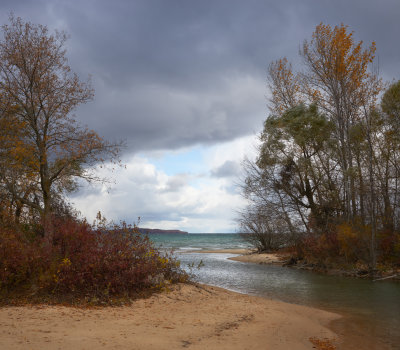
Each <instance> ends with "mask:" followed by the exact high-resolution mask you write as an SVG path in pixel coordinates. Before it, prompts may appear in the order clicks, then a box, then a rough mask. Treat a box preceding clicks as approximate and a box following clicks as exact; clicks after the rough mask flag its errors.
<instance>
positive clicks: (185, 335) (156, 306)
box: [0, 285, 340, 350]
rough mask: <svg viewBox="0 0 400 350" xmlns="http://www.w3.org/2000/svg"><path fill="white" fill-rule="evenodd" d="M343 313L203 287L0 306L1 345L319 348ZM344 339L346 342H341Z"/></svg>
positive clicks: (44, 347) (14, 349) (144, 349)
mask: <svg viewBox="0 0 400 350" xmlns="http://www.w3.org/2000/svg"><path fill="white" fill-rule="evenodd" d="M339 317H340V316H339V315H337V314H334V313H330V312H326V311H322V310H317V309H313V308H309V307H305V306H299V305H292V304H286V303H282V302H278V301H273V300H269V299H265V298H259V297H253V296H248V295H243V294H238V293H234V292H230V291H226V290H223V289H220V288H216V287H210V286H203V285H179V286H177V287H174V290H173V291H171V292H169V293H166V292H164V293H161V294H157V295H153V296H152V297H151V298H149V299H142V300H137V301H135V302H134V303H133V304H132V305H130V306H123V307H105V308H94V309H81V308H72V307H64V306H43V305H42V306H23V307H2V308H0V349H2V350H8V349H12V350H19V349H41V350H47V349H74V350H75V349H76V350H79V349H82V350H83V349H138V350H147V349H157V350H162V349H168V350H172V349H185V348H187V349H194V350H196V349H207V350H213V349H229V350H235V349H238V350H239V349H240V350H244V349H252V350H253V349H275V350H287V349H296V350H301V349H313V344H312V343H311V342H310V340H309V338H310V337H317V338H320V339H322V338H330V339H333V338H336V339H337V338H338V337H337V336H336V334H335V333H333V332H332V331H331V330H330V329H328V328H327V325H328V324H329V323H330V322H331V321H333V320H337V319H338V318H339ZM337 341H338V342H340V339H337Z"/></svg>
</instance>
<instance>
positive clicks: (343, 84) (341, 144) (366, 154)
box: [244, 23, 400, 271]
mask: <svg viewBox="0 0 400 350" xmlns="http://www.w3.org/2000/svg"><path fill="white" fill-rule="evenodd" d="M375 50H376V47H375V43H374V42H372V44H371V45H370V46H368V47H366V48H365V46H364V44H363V42H361V41H360V42H356V41H355V39H354V36H353V33H352V32H349V31H348V27H347V26H345V25H340V26H336V27H334V28H332V27H331V26H329V25H324V24H322V23H321V24H319V25H318V26H317V27H316V29H315V31H314V33H313V34H312V38H311V40H310V41H305V42H304V44H303V46H302V48H301V50H300V56H301V58H302V60H303V63H304V69H303V70H302V71H301V72H295V71H293V68H292V66H291V64H290V63H289V62H288V60H287V59H286V58H282V59H279V60H277V61H275V62H272V63H271V64H270V66H269V70H268V81H269V87H270V89H271V98H270V111H271V115H270V116H269V117H268V118H267V120H266V121H265V123H264V130H263V132H262V133H261V135H260V141H261V146H260V149H259V157H258V159H257V161H256V163H255V164H254V166H255V167H256V168H257V171H251V172H248V173H247V175H248V176H247V178H246V182H245V184H246V185H245V186H244V188H245V191H244V193H245V197H246V198H248V199H249V200H250V202H249V203H250V204H249V207H248V208H249V210H250V209H251V211H254V208H255V207H258V206H255V203H257V204H258V205H266V202H265V198H268V201H269V202H271V201H272V202H275V203H277V202H278V199H279V201H282V202H283V205H282V208H285V209H284V210H283V209H280V208H279V207H278V206H275V208H277V210H280V212H281V214H282V217H285V215H287V214H288V210H289V212H290V216H291V218H295V219H296V222H297V223H300V225H297V227H296V229H297V230H300V231H302V232H303V233H305V234H307V235H314V236H316V237H318V236H324V235H326V234H327V232H331V233H332V234H335V232H336V231H337V230H339V229H340V227H341V226H340V225H341V224H342V223H346V225H348V226H349V227H351V230H350V231H351V232H364V233H367V234H368V235H369V242H368V244H369V252H370V257H369V262H368V264H369V266H370V268H371V271H373V270H374V269H375V265H376V261H377V258H378V253H379V252H378V250H379V247H378V244H377V240H378V238H379V237H378V236H379V235H381V236H382V232H383V230H386V231H387V232H394V230H398V229H399V228H400V227H399V226H400V225H399V224H400V223H399V220H398V219H396V216H395V215H397V214H395V212H396V210H397V211H399V210H398V209H396V208H398V204H397V202H398V198H399V196H398V179H399V174H400V167H399V164H400V163H399V151H400V147H399V145H400V143H399V142H398V141H399V138H398V134H399V131H400V129H399V128H400V122H399V110H400V107H399V105H400V104H399V100H400V98H399V91H400V90H399V86H400V84H394V85H393V86H392V87H390V88H389V89H388V90H387V92H386V93H385V94H384V95H383V98H382V103H381V109H380V108H379V105H378V103H377V100H378V97H379V94H380V93H381V92H382V89H383V87H384V84H383V83H382V81H381V79H380V78H379V77H378V75H377V73H376V70H374V67H373V65H372V64H373V60H374V55H375ZM254 174H258V175H259V180H257V181H255V180H254V179H255V178H257V176H254ZM267 179H268V180H267ZM250 184H251V186H249V185H250ZM257 186H265V187H264V188H262V189H261V188H257ZM246 191H247V192H246ZM249 193H252V194H251V195H249ZM260 194H262V195H261V196H259V195H260ZM398 214H400V213H398ZM398 223H399V224H398ZM343 227H344V226H343ZM346 227H347V226H346ZM350 231H349V232H350ZM363 237H366V234H363ZM363 240H364V238H363ZM333 241H334V240H332V242H333Z"/></svg>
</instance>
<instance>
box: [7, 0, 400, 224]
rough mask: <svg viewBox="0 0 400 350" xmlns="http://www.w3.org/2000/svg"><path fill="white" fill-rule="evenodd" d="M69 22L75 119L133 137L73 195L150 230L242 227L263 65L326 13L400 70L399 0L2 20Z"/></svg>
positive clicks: (55, 6) (394, 75)
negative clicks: (244, 173)
mask: <svg viewBox="0 0 400 350" xmlns="http://www.w3.org/2000/svg"><path fill="white" fill-rule="evenodd" d="M10 12H13V13H14V14H15V16H20V17H22V18H23V20H25V21H30V22H33V23H40V24H44V25H47V26H48V27H49V28H50V29H51V30H54V29H58V30H64V31H66V32H67V33H68V34H69V36H70V39H69V41H68V42H67V56H68V58H69V63H70V65H71V67H72V69H73V71H75V72H77V73H78V74H79V76H80V77H81V78H82V80H85V79H86V78H87V77H88V75H90V76H91V79H92V84H93V87H94V88H95V98H94V100H93V101H92V102H90V103H88V104H86V105H84V106H82V107H80V108H79V109H78V110H76V117H77V119H78V120H79V121H80V122H81V123H82V124H84V125H88V126H89V127H90V128H92V129H94V130H96V131H97V132H98V133H99V134H100V135H102V136H104V137H105V138H106V139H108V140H111V141H113V140H121V139H122V140H126V145H127V147H126V148H125V149H124V152H123V155H122V161H123V163H124V164H125V165H126V168H121V169H116V170H115V171H114V172H113V173H109V172H108V171H106V170H103V172H104V175H107V176H111V177H112V178H114V180H115V181H116V183H115V184H113V185H112V186H111V187H110V186H102V185H97V186H95V185H90V186H83V187H82V188H81V189H80V191H79V192H78V193H75V194H74V195H72V196H71V200H72V202H74V203H75V206H76V207H77V208H78V209H79V210H80V211H81V212H82V214H83V215H85V216H86V217H88V218H89V220H92V219H93V218H94V216H95V214H96V212H97V211H99V210H100V211H101V212H102V213H103V214H104V215H105V216H106V217H107V218H108V219H113V220H116V221H118V220H126V221H128V222H132V221H134V220H135V219H136V218H137V217H138V216H140V217H141V220H142V223H141V226H143V227H145V226H146V227H152V228H164V229H182V230H186V231H189V232H235V230H236V229H237V227H236V223H235V220H234V219H235V215H236V214H235V211H236V210H238V209H240V208H241V207H243V205H244V204H245V203H244V202H243V200H242V198H241V196H240V192H239V190H238V188H237V186H235V183H237V182H238V181H239V178H240V162H241V160H242V159H243V157H244V156H245V155H248V156H250V157H251V156H254V145H255V140H256V135H257V133H259V132H260V131H261V128H262V122H263V120H264V119H265V118H266V117H267V116H268V109H267V98H268V94H269V92H268V90H267V87H266V70H267V67H268V64H269V63H270V62H271V61H272V60H275V59H277V58H280V57H283V56H286V57H288V59H289V60H290V61H292V62H293V64H294V66H295V67H298V68H300V67H301V61H300V59H299V57H298V51H299V47H300V45H301V43H302V42H303V41H304V40H305V39H309V38H310V36H311V33H312V32H313V30H314V28H315V26H316V25H317V24H319V23H320V22H323V23H325V24H331V25H339V24H341V23H344V24H346V25H348V26H349V28H350V29H351V30H353V31H354V32H355V37H356V38H357V39H358V40H363V41H364V42H365V43H366V44H369V43H371V42H372V41H376V43H377V48H378V50H377V56H378V61H379V68H380V73H381V76H382V77H383V78H384V79H385V80H389V81H391V80H392V79H400V71H399V69H400V45H399V44H398V43H399V39H398V38H399V34H400V21H399V16H400V1H399V0H381V1H376V0H346V1H344V0H335V1H333V0H302V1H299V0H280V1H277V0H263V1H262V0H246V1H245V0H242V1H239V0H225V1H222V0H221V1H218V0H201V1H199V0H113V1H110V0H99V1H96V0H79V1H75V0H30V1H28V0H26V1H24V0H9V1H7V0H1V1H0V22H1V23H2V24H5V23H7V22H8V15H9V13H10Z"/></svg>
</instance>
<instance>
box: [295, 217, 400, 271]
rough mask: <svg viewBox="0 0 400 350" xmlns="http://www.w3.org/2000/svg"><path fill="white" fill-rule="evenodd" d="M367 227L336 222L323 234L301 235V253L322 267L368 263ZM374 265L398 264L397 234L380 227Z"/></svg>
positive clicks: (368, 236) (399, 254) (398, 237)
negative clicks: (376, 257)
mask: <svg viewBox="0 0 400 350" xmlns="http://www.w3.org/2000/svg"><path fill="white" fill-rule="evenodd" d="M370 235H371V232H370V229H368V227H360V228H357V227H352V226H351V225H349V224H347V223H343V224H341V225H337V226H335V227H333V228H332V229H330V230H328V231H327V232H326V233H323V234H308V235H306V236H305V237H304V238H303V239H302V249H301V257H304V258H305V259H306V260H307V261H308V262H311V263H316V264H318V265H321V266H325V267H333V266H335V267H339V266H342V267H357V266H358V267H362V266H363V267H365V268H367V267H368V266H369V252H370V249H371V247H370V244H371V242H370ZM376 244H377V247H376V250H377V252H378V261H377V267H378V268H379V267H380V266H386V267H387V266H391V267H400V235H399V234H397V233H395V232H389V231H380V232H379V233H378V235H377V240H376Z"/></svg>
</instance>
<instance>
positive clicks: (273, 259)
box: [187, 249, 286, 265]
mask: <svg viewBox="0 0 400 350" xmlns="http://www.w3.org/2000/svg"><path fill="white" fill-rule="evenodd" d="M187 253H223V254H240V255H239V256H234V257H231V258H228V259H230V260H235V261H241V262H245V263H254V264H267V265H268V264H276V265H282V263H283V260H285V259H286V258H285V257H282V256H281V255H278V254H273V253H257V252H254V250H250V249H215V250H194V251H189V252H187Z"/></svg>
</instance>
